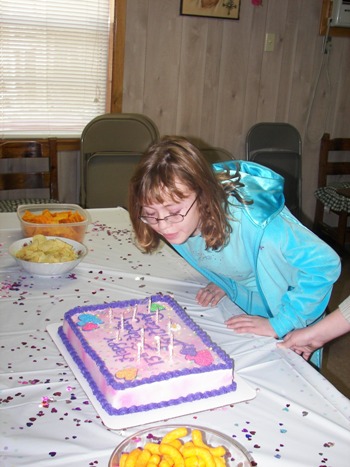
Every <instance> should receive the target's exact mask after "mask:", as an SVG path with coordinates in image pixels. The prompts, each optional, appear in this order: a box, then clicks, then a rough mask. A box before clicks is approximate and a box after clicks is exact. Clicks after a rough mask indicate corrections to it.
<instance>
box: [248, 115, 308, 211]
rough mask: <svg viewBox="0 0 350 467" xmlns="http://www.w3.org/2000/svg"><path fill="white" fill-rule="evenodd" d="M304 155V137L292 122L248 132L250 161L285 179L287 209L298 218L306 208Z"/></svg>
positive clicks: (262, 125)
mask: <svg viewBox="0 0 350 467" xmlns="http://www.w3.org/2000/svg"><path fill="white" fill-rule="evenodd" d="M301 156H302V141H301V137H300V134H299V132H298V130H297V129H296V128H295V127H294V126H292V125H290V124H289V123H280V122H276V123H274V122H265V123H258V124H256V125H253V126H252V128H251V129H250V130H249V131H248V133H247V137H246V158H247V159H248V160H251V161H254V162H257V163H259V164H261V165H264V166H266V167H269V168H270V169H272V170H274V171H275V172H277V173H278V174H280V175H282V177H284V195H285V200H286V206H287V207H288V208H289V209H290V211H291V212H292V213H293V214H294V215H295V216H296V217H298V218H299V217H300V216H301V206H302V199H301V190H302V175H301V165H302V160H301Z"/></svg>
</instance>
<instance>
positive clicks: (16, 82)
mask: <svg viewBox="0 0 350 467" xmlns="http://www.w3.org/2000/svg"><path fill="white" fill-rule="evenodd" d="M0 18H1V22H0V135H1V137H3V138H4V137H13V136H28V135H30V136H61V137H63V136H70V137H80V135H81V132H82V130H83V128H84V126H85V125H86V124H87V123H88V122H89V121H90V120H92V119H93V118H94V117H95V116H97V115H100V114H102V113H105V112H106V95H107V73H108V43H109V28H110V24H109V23H110V2H109V0H73V1H72V0H15V1H14V0H1V1H0Z"/></svg>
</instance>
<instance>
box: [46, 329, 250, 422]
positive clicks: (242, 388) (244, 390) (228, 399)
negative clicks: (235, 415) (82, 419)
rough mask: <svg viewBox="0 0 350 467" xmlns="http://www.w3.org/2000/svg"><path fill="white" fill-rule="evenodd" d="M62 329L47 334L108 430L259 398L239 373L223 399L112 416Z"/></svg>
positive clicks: (219, 397) (214, 398)
mask: <svg viewBox="0 0 350 467" xmlns="http://www.w3.org/2000/svg"><path fill="white" fill-rule="evenodd" d="M60 326H62V324H61V323H53V324H49V325H48V326H47V331H48V333H49V334H50V336H51V338H52V340H53V341H54V343H55V344H56V346H57V347H58V349H59V351H60V353H61V354H62V355H63V357H64V359H65V360H66V362H67V363H68V365H69V367H70V369H71V370H72V372H73V374H74V376H75V377H76V379H77V380H78V382H79V384H80V385H81V387H82V388H83V390H84V392H85V393H86V395H87V397H88V399H89V400H90V402H91V403H92V405H93V406H94V408H95V410H96V412H97V413H98V415H99V416H100V418H101V420H102V422H103V423H104V425H106V427H107V428H110V429H114V430H120V429H124V428H131V427H134V426H139V425H140V424H143V423H142V422H141V423H140V420H141V419H142V417H143V416H145V418H146V420H147V424H148V423H153V422H159V421H162V420H165V419H169V418H176V417H181V416H183V415H189V414H192V413H196V412H203V411H206V410H212V409H216V408H219V407H223V406H225V405H230V404H237V403H238V402H245V401H248V400H251V399H254V397H255V396H256V390H255V389H253V388H251V387H250V386H249V384H248V383H246V381H244V379H242V378H241V377H240V376H239V375H238V374H237V373H235V377H234V380H235V382H236V383H237V389H236V391H232V392H229V393H227V394H222V395H220V396H215V397H209V398H207V399H203V400H198V401H192V402H184V403H182V404H179V405H174V406H169V407H163V408H160V409H153V410H150V411H147V412H137V413H134V414H125V415H109V414H108V413H107V412H106V411H105V410H104V408H103V407H102V405H101V404H100V402H99V401H98V400H97V398H96V397H95V396H94V394H93V392H92V390H91V388H90V385H89V384H88V382H87V380H86V379H85V377H84V376H83V374H82V373H81V371H80V369H79V367H78V366H77V364H76V363H75V362H74V360H73V359H72V357H71V356H70V354H69V352H68V351H67V349H66V347H65V345H64V344H63V342H62V341H61V338H60V336H59V335H58V329H59V327H60ZM145 423H146V422H145Z"/></svg>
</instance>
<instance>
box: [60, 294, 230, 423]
mask: <svg viewBox="0 0 350 467" xmlns="http://www.w3.org/2000/svg"><path fill="white" fill-rule="evenodd" d="M151 298H152V301H157V302H161V301H163V302H165V303H167V304H168V305H170V306H171V307H172V308H173V309H174V311H175V313H176V314H177V315H178V316H179V317H180V318H181V319H182V320H183V321H184V322H185V324H186V325H187V326H188V327H189V328H190V329H191V330H193V331H194V332H196V333H197V335H198V336H199V337H200V338H201V339H202V341H203V343H204V344H205V345H206V346H207V347H210V348H211V351H215V352H216V353H217V355H218V356H219V357H220V358H221V359H222V360H223V361H224V362H225V363H222V364H216V365H209V366H207V367H200V368H195V369H191V370H189V369H184V370H182V371H173V372H167V373H161V374H159V375H157V376H154V377H150V378H146V379H144V380H142V381H132V382H129V383H125V384H120V383H118V382H117V381H115V379H114V378H113V377H112V375H111V374H110V372H109V371H108V370H107V368H106V367H105V365H104V363H103V361H102V360H101V359H100V358H99V357H98V355H97V354H96V353H95V351H93V350H92V349H91V348H90V346H88V345H87V344H86V342H85V340H84V339H83V337H82V336H81V335H80V333H79V332H77V329H76V328H77V326H76V324H75V323H74V322H73V320H72V316H73V315H75V314H77V313H85V312H89V311H96V310H101V309H104V308H110V307H113V306H114V307H115V306H118V307H128V306H134V305H136V304H137V303H144V301H145V299H142V300H128V301H119V302H111V303H106V304H103V305H89V306H85V307H76V308H73V309H72V310H69V311H68V312H66V313H65V316H64V317H65V319H66V320H67V321H68V323H69V325H70V326H71V329H72V330H73V331H74V333H75V334H76V336H77V337H78V339H79V340H80V342H81V344H82V346H83V348H84V350H85V352H87V353H88V354H89V355H90V357H91V358H93V359H94V360H95V361H97V362H98V364H99V365H101V368H100V370H101V373H102V374H103V376H104V377H105V378H106V381H107V384H109V385H110V386H112V387H113V388H114V389H116V390H118V389H121V390H125V389H127V388H130V387H135V386H138V385H141V384H151V383H153V382H157V381H159V380H165V379H172V378H174V377H178V376H182V375H187V374H193V373H202V372H208V373H211V372H212V371H213V370H220V369H230V370H231V369H232V371H233V360H232V359H231V358H230V357H229V356H228V355H227V354H226V352H224V351H223V350H222V349H221V348H220V347H219V346H218V345H217V344H215V343H214V342H213V341H212V340H211V338H210V337H209V336H208V334H207V333H206V332H205V331H203V329H201V328H200V327H199V326H198V325H197V324H196V323H195V322H194V321H193V320H192V319H191V318H190V317H189V316H188V314H187V313H186V312H185V311H184V310H183V309H182V308H181V307H180V305H179V304H178V303H177V302H176V301H175V300H173V299H172V298H171V297H170V296H167V295H153V296H152V297H151ZM58 334H59V336H60V338H61V340H62V342H63V343H64V345H65V346H66V348H67V350H68V351H69V353H70V355H71V357H72V358H73V360H74V362H75V363H76V364H77V366H78V367H79V370H80V371H81V372H82V374H83V376H84V377H85V379H86V380H87V382H88V384H89V386H90V387H91V390H92V392H93V394H94V396H95V397H96V398H97V400H98V401H99V402H100V404H101V406H102V407H103V409H104V410H105V411H106V412H107V413H108V414H109V415H126V414H131V413H137V412H145V411H149V410H153V409H156V408H163V407H168V406H172V405H178V404H181V403H184V402H191V401H195V400H200V399H204V398H208V397H214V396H219V395H221V394H227V393H229V392H232V391H235V390H236V383H235V382H234V381H232V384H230V385H229V386H225V387H221V388H219V389H217V390H212V391H206V392H197V393H193V394H189V395H187V396H185V397H179V398H178V399H171V400H168V401H162V402H158V403H151V404H144V405H140V406H132V407H129V408H126V407H122V408H119V409H116V408H115V407H113V406H112V405H111V404H110V403H109V402H107V401H106V399H105V397H104V395H103V394H102V392H101V391H100V390H99V388H98V387H97V385H96V384H95V382H94V380H93V379H92V377H91V375H90V373H89V372H88V370H87V369H86V368H85V366H84V365H83V363H82V361H81V359H80V357H79V356H78V354H77V353H76V351H75V350H74V349H73V347H72V346H71V344H70V342H69V341H68V339H67V338H66V336H65V334H64V332H63V327H62V326H61V327H60V328H59V330H58Z"/></svg>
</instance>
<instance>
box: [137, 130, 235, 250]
mask: <svg viewBox="0 0 350 467" xmlns="http://www.w3.org/2000/svg"><path fill="white" fill-rule="evenodd" d="M231 177H232V175H231ZM218 178H219V179H222V180H223V179H225V180H228V179H229V176H228V175H224V173H221V174H220V175H219V176H217V175H215V174H214V172H213V170H212V168H211V166H210V165H209V164H208V162H207V161H206V159H205V158H204V156H203V155H202V154H201V152H200V151H199V150H198V149H197V148H196V147H195V146H194V145H193V144H192V143H190V142H189V141H188V140H186V139H185V138H181V137H177V136H171V137H170V136H164V137H163V138H162V139H161V140H160V141H159V142H158V143H156V144H154V145H152V146H151V147H150V148H149V149H148V150H147V151H146V153H145V154H144V155H143V157H142V158H141V160H140V162H139V164H138V166H137V168H136V171H135V173H134V175H133V177H132V179H131V181H130V185H129V214H130V218H131V222H132V225H133V228H134V231H135V236H136V241H137V243H138V245H139V247H140V248H141V249H143V250H144V251H145V252H148V253H149V252H152V251H154V250H155V249H156V248H157V247H158V246H159V241H160V236H159V234H158V233H157V232H156V231H155V230H153V229H152V227H151V226H150V225H148V224H145V223H144V222H142V221H141V220H140V218H139V216H140V215H141V212H142V207H143V206H145V205H151V204H153V203H160V204H161V203H163V202H164V198H165V197H166V196H169V193H170V194H171V197H172V199H173V200H174V201H176V202H178V201H179V199H180V200H181V199H184V198H186V197H187V196H188V195H187V194H184V193H183V192H182V191H180V190H179V189H178V188H177V187H176V182H181V183H182V184H184V185H185V186H186V187H187V188H188V190H189V191H191V192H193V193H195V195H196V197H197V207H198V209H199V213H200V226H199V227H200V230H201V235H202V237H203V238H204V240H205V242H206V247H207V248H212V249H214V250H217V249H220V248H222V247H223V246H224V245H225V244H226V243H227V241H228V238H229V234H230V233H231V230H232V229H231V226H230V224H229V222H228V201H227V193H226V189H227V187H226V188H225V189H224V188H223V185H222V184H221V183H220V182H219V180H218ZM231 179H232V178H231ZM238 181H239V177H238ZM231 185H232V184H231Z"/></svg>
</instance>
